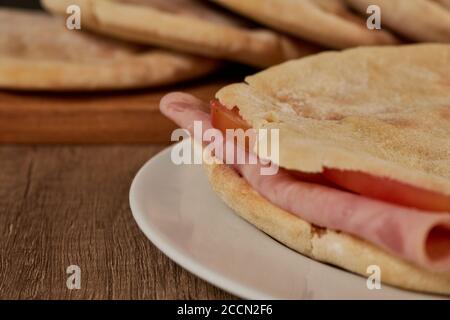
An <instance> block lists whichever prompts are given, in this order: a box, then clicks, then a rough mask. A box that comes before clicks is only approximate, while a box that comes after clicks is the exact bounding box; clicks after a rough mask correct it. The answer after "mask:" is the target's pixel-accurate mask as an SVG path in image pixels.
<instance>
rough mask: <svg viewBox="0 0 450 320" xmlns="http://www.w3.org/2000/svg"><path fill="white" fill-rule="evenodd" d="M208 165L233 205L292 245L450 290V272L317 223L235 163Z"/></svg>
mask: <svg viewBox="0 0 450 320" xmlns="http://www.w3.org/2000/svg"><path fill="white" fill-rule="evenodd" d="M205 169H206V172H207V175H208V178H209V181H210V183H211V185H212V187H213V189H214V191H215V192H216V193H217V194H218V195H219V197H220V198H221V199H222V200H223V201H224V202H225V203H226V204H227V205H228V206H229V207H230V208H232V209H233V210H234V211H235V212H236V213H237V214H238V215H239V216H241V217H242V218H244V219H245V220H247V221H248V222H250V223H251V224H253V225H255V226H256V227H257V228H258V229H260V230H262V231H264V232H265V233H267V234H268V235H270V236H271V237H273V238H274V239H276V240H278V241H280V242H281V243H283V244H285V245H286V246H288V247H289V248H291V249H293V250H295V251H297V252H299V253H301V254H303V255H306V256H308V257H311V258H313V259H315V260H319V261H322V262H326V263H329V264H332V265H336V266H339V267H341V268H344V269H346V270H349V271H352V272H354V273H357V274H360V275H362V276H365V277H367V276H368V274H367V273H366V272H367V268H368V267H369V266H371V265H377V266H379V267H380V270H381V281H382V282H383V283H386V284H391V285H394V286H397V287H400V288H404V289H409V290H416V291H424V292H430V293H439V294H446V295H449V294H450V273H448V272H447V273H432V272H429V271H426V270H423V269H421V268H419V267H416V266H414V265H412V264H409V263H407V262H405V261H403V260H401V259H398V258H396V257H394V256H392V255H390V254H388V253H386V252H384V251H382V250H380V249H378V248H376V247H375V246H373V245H371V244H369V243H367V242H365V241H363V240H360V239H358V238H355V237H353V236H350V235H348V234H345V233H339V232H335V231H332V230H328V229H322V228H318V227H315V226H313V225H311V224H310V223H308V222H306V221H304V220H302V219H300V218H298V217H296V216H294V215H292V214H290V213H289V212H287V211H284V210H282V209H280V208H278V207H276V206H274V205H273V204H272V203H270V202H269V201H268V200H266V199H264V198H263V197H261V196H260V195H259V194H258V193H257V192H256V191H254V190H253V189H252V188H251V187H250V185H249V184H248V183H247V182H246V181H245V180H244V179H243V178H241V177H240V176H239V175H238V174H237V173H236V171H234V170H233V169H232V168H231V167H229V166H226V165H218V164H213V165H207V164H205ZM292 281H295V279H292Z"/></svg>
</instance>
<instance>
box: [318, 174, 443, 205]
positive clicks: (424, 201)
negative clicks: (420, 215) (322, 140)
mask: <svg viewBox="0 0 450 320" xmlns="http://www.w3.org/2000/svg"><path fill="white" fill-rule="evenodd" d="M323 175H324V176H325V177H326V178H327V179H329V180H330V181H332V182H334V183H335V184H337V185H339V186H341V187H343V188H345V189H347V190H350V191H353V192H356V193H359V194H362V195H364V196H367V197H370V198H375V199H379V200H383V201H386V202H391V203H396V204H400V205H403V206H407V207H414V208H417V209H422V210H430V211H442V212H450V196H445V195H443V194H439V193H437V192H433V191H429V190H425V189H421V188H418V187H414V186H412V185H408V184H406V183H403V182H399V181H395V180H392V179H389V178H383V177H376V176H374V175H371V174H368V173H364V172H357V171H344V170H337V169H329V168H326V169H325V170H324V171H323Z"/></svg>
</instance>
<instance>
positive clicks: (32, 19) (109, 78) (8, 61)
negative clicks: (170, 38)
mask: <svg viewBox="0 0 450 320" xmlns="http://www.w3.org/2000/svg"><path fill="white" fill-rule="evenodd" d="M0 30H1V32H0V88H6V89H25V90H103V89H108V90H109V89H125V88H137V87H151V86H160V85H166V84H171V83H175V82H178V81H182V80H187V79H192V78H195V77H199V76H201V75H205V74H207V73H209V72H211V71H213V70H215V69H216V68H217V67H218V63H217V62H215V61H212V60H208V59H205V58H197V57H193V56H189V55H183V54H176V53H171V52H166V51H163V50H154V49H145V50H143V49H142V48H140V47H138V46H135V45H129V44H126V43H123V42H119V41H115V40H114V41H113V40H110V39H105V38H102V37H99V36H95V35H91V34H86V33H83V32H81V31H77V30H73V31H70V30H68V29H67V28H66V27H65V23H64V21H63V20H62V19H59V18H55V17H51V16H49V15H47V14H44V13H39V12H33V11H24V10H22V11H20V10H10V9H1V10H0Z"/></svg>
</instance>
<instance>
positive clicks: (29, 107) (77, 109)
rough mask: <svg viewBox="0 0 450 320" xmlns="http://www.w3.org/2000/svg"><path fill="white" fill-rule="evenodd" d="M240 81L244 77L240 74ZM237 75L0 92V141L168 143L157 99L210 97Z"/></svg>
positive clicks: (167, 130)
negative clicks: (145, 86)
mask: <svg viewBox="0 0 450 320" xmlns="http://www.w3.org/2000/svg"><path fill="white" fill-rule="evenodd" d="M239 79H240V80H242V77H239ZM234 81H239V80H237V78H236V75H234V76H232V77H230V76H226V77H220V76H215V77H214V78H212V79H211V78H210V79H206V80H203V81H198V82H194V83H191V84H188V85H186V84H184V85H180V86H176V87H170V88H163V89H159V90H139V91H130V92H121V93H117V92H113V93H97V94H94V93H92V94H86V93H78V94H76V93H68V94H61V93H58V94H52V93H23V92H13V91H0V143H83V144H85V143H89V144H91V143H92V144H97V143H168V142H170V134H171V133H172V131H173V130H174V129H175V128H176V126H175V124H174V123H172V122H171V121H169V120H168V119H166V118H165V117H164V116H162V115H161V114H160V112H159V109H158V105H159V101H160V99H161V98H162V97H163V96H164V95H165V94H166V93H168V92H171V91H184V92H189V93H191V94H194V95H195V96H197V97H199V98H200V99H203V100H205V101H209V100H210V99H212V98H213V97H214V94H215V93H216V92H217V91H218V90H219V89H220V88H222V87H223V86H224V85H226V84H228V83H231V82H234Z"/></svg>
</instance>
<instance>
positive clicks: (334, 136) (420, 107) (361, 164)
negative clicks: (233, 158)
mask: <svg viewBox="0 0 450 320" xmlns="http://www.w3.org/2000/svg"><path fill="white" fill-rule="evenodd" d="M246 82H247V83H246V84H245V83H240V84H234V85H231V86H228V87H225V88H223V89H222V90H220V91H219V92H218V93H217V98H218V99H219V100H220V102H221V103H222V104H223V105H225V106H227V107H229V108H232V107H234V106H238V107H239V110H240V114H241V116H242V117H243V118H244V119H245V120H246V121H248V122H249V123H250V124H251V125H252V126H253V127H254V128H257V129H258V128H267V129H272V128H274V129H279V130H280V131H279V135H280V146H279V149H280V159H279V161H278V164H279V165H280V166H281V167H284V168H287V169H293V170H299V171H303V172H314V173H317V172H322V171H323V169H324V168H335V169H342V170H350V171H361V172H365V173H369V174H372V175H375V176H378V177H385V178H391V179H394V180H396V181H400V182H404V183H406V184H410V185H413V186H417V187H420V188H424V189H428V190H430V191H435V192H438V193H440V194H444V195H450V45H445V44H441V45H440V44H422V45H410V46H400V47H371V48H367V47H366V48H357V49H349V50H346V51H343V52H327V53H322V54H318V55H315V56H311V57H307V58H304V59H299V60H295V61H291V62H287V63H284V64H282V65H279V66H276V67H273V68H270V69H268V70H266V71H263V72H261V73H259V74H256V75H254V76H251V77H248V78H247V79H246ZM273 160H274V161H275V162H276V161H277V160H276V159H273Z"/></svg>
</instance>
